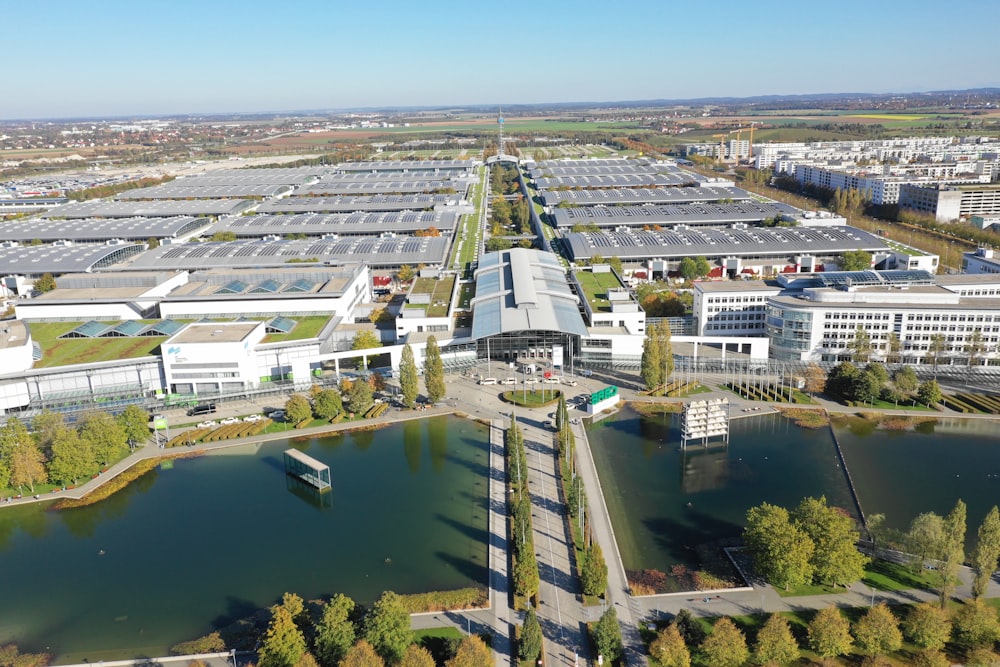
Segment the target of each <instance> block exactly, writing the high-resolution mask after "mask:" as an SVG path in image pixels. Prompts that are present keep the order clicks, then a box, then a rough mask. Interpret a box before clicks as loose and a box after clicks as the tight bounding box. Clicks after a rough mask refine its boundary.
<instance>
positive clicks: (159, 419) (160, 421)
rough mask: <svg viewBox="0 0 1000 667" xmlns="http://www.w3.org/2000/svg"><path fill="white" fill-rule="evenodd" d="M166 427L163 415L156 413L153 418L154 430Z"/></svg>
mask: <svg viewBox="0 0 1000 667" xmlns="http://www.w3.org/2000/svg"><path fill="white" fill-rule="evenodd" d="M166 428H167V418H166V417H164V416H163V415H157V416H156V419H154V420H153V429H154V430H156V431H165V430H166Z"/></svg>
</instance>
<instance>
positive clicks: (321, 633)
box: [313, 594, 355, 667]
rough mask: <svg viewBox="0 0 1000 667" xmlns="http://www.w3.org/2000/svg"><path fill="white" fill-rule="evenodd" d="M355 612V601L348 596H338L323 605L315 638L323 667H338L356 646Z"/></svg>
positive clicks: (314, 644)
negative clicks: (353, 621)
mask: <svg viewBox="0 0 1000 667" xmlns="http://www.w3.org/2000/svg"><path fill="white" fill-rule="evenodd" d="M353 612H354V600H352V599H351V598H349V597H347V596H346V595H341V594H337V595H335V596H333V598H332V599H331V600H330V601H329V602H327V603H326V604H324V605H323V610H322V611H321V612H320V617H319V621H317V622H316V625H315V637H314V638H313V646H314V647H315V650H316V657H317V658H318V659H319V662H320V664H321V665H323V667H337V663H339V662H340V661H341V660H343V659H344V657H345V656H346V655H347V652H348V651H349V650H350V648H351V646H352V645H353V644H354V639H355V631H354V623H352V622H351V614H352V613H353Z"/></svg>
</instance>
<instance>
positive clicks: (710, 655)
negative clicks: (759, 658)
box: [701, 616, 750, 667]
mask: <svg viewBox="0 0 1000 667" xmlns="http://www.w3.org/2000/svg"><path fill="white" fill-rule="evenodd" d="M701 650H702V652H703V653H704V654H705V658H706V661H707V662H708V664H710V665H712V666H713V667H739V666H740V665H742V664H743V663H744V662H746V661H747V660H748V659H749V658H750V650H749V649H748V648H747V639H746V637H744V636H743V633H742V632H740V629H739V628H737V627H736V624H735V623H733V621H732V620H731V619H730V618H729V617H728V616H723V617H722V618H720V619H719V620H718V621H716V622H715V626H714V627H713V628H712V632H711V633H710V634H709V635H708V637H706V638H705V641H704V642H702V644H701Z"/></svg>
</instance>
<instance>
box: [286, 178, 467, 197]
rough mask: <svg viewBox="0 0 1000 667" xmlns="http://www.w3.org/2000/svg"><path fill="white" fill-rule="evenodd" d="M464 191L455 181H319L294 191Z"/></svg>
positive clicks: (345, 193)
mask: <svg viewBox="0 0 1000 667" xmlns="http://www.w3.org/2000/svg"><path fill="white" fill-rule="evenodd" d="M449 188H450V189H452V190H455V191H456V192H457V191H464V190H465V189H466V187H465V185H463V184H460V183H459V182H457V181H450V180H437V179H420V180H414V179H409V180H387V179H380V180H364V181H353V180H348V181H333V180H331V181H319V182H317V183H313V184H312V185H306V186H303V187H302V188H300V189H299V190H296V192H295V194H296V195H297V196H309V195H377V194H411V193H427V194H435V193H437V192H438V191H440V190H446V189H449Z"/></svg>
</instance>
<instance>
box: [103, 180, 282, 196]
mask: <svg viewBox="0 0 1000 667" xmlns="http://www.w3.org/2000/svg"><path fill="white" fill-rule="evenodd" d="M291 189H292V187H291V186H290V185H281V184H270V183H269V184H265V185H253V184H248V185H194V184H193V183H184V182H183V181H182V182H180V183H178V182H177V181H171V182H170V183H164V184H163V185H154V186H153V187H149V188H139V189H136V190H128V191H126V192H122V193H120V194H119V195H118V197H117V198H118V199H119V200H132V199H249V198H253V197H276V196H278V195H280V194H282V193H285V192H290V191H291Z"/></svg>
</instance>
